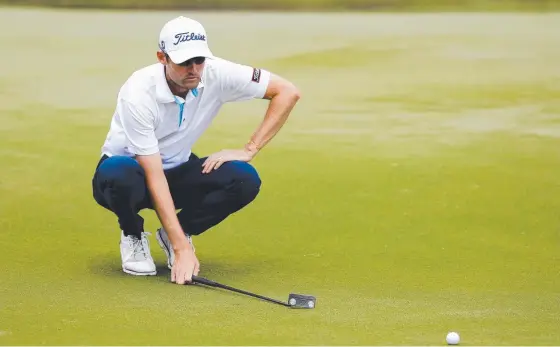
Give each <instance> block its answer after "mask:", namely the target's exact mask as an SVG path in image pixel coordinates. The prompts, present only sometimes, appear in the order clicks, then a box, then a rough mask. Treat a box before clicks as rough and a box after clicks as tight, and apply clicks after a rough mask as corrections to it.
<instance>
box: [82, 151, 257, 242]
mask: <svg viewBox="0 0 560 347" xmlns="http://www.w3.org/2000/svg"><path fill="white" fill-rule="evenodd" d="M205 159H206V158H198V157H197V156H196V155H194V154H193V155H191V157H190V159H189V161H188V162H186V163H183V164H181V165H179V166H178V167H175V168H172V169H168V170H164V173H165V176H166V178H167V182H168V185H169V190H170V192H171V196H172V198H173V201H174V203H175V207H176V208H177V209H178V210H180V212H179V213H178V214H177V217H178V219H179V223H180V224H181V226H182V228H183V231H184V232H185V233H187V234H189V235H199V234H201V233H203V232H204V231H206V230H208V229H209V228H211V227H213V226H215V225H217V224H218V223H220V222H221V221H223V220H224V219H225V218H226V217H228V216H229V215H230V214H232V213H234V212H237V211H239V210H240V209H241V208H243V207H245V206H246V205H248V204H249V203H250V202H251V201H253V200H254V199H255V198H256V196H257V194H258V193H259V190H260V186H261V180H260V177H259V175H258V173H257V171H256V170H255V168H254V167H253V166H251V165H250V164H249V163H245V162H241V161H231V162H226V163H224V164H222V166H221V167H220V168H219V169H218V170H213V171H212V172H211V173H208V174H203V173H202V163H203V162H204V160H205ZM92 188H93V198H94V199H95V201H96V202H97V203H98V204H99V205H101V206H103V207H104V208H106V209H108V210H110V211H112V212H113V213H114V214H115V215H116V216H117V218H118V222H119V225H120V228H121V230H123V232H124V234H125V235H127V236H128V235H136V236H138V237H140V234H141V232H142V231H144V219H143V218H142V217H141V216H140V215H139V214H138V212H139V211H141V210H143V209H152V210H153V209H154V207H153V204H152V201H151V198H150V193H149V191H148V188H147V186H146V178H145V174H144V169H142V167H141V166H140V164H138V162H137V161H136V160H134V159H133V158H129V157H124V156H114V157H106V156H103V158H101V160H100V161H99V163H98V164H97V167H96V169H95V173H94V176H93V180H92Z"/></svg>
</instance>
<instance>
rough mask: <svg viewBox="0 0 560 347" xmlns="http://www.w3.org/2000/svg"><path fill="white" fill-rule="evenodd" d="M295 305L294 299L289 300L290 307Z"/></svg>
mask: <svg viewBox="0 0 560 347" xmlns="http://www.w3.org/2000/svg"><path fill="white" fill-rule="evenodd" d="M295 304H296V299H294V298H291V299H290V305H292V306H294V305H295Z"/></svg>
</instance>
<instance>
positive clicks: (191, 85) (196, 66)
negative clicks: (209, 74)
mask: <svg viewBox="0 0 560 347" xmlns="http://www.w3.org/2000/svg"><path fill="white" fill-rule="evenodd" d="M159 53H161V52H158V59H159V61H160V62H161V63H162V64H164V65H165V66H166V69H165V70H166V74H167V78H168V79H169V80H170V81H171V82H172V83H174V84H175V85H176V86H177V87H179V88H181V89H189V90H190V89H195V88H196V87H197V86H198V83H200V76H201V75H202V71H203V70H204V62H205V58H204V57H195V58H192V59H189V60H187V61H185V62H183V63H181V64H175V63H174V62H172V61H171V59H170V58H169V57H168V56H165V54H162V55H163V57H160V54H159ZM162 58H163V59H162ZM162 60H163V61H162Z"/></svg>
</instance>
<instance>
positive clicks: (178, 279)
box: [171, 248, 200, 284]
mask: <svg viewBox="0 0 560 347" xmlns="http://www.w3.org/2000/svg"><path fill="white" fill-rule="evenodd" d="M198 271H200V263H199V262H198V259H197V258H196V255H195V254H194V251H193V250H192V249H188V248H187V249H182V250H178V251H175V261H174V263H173V267H172V268H171V282H174V283H177V284H185V283H190V282H192V276H193V275H195V276H198Z"/></svg>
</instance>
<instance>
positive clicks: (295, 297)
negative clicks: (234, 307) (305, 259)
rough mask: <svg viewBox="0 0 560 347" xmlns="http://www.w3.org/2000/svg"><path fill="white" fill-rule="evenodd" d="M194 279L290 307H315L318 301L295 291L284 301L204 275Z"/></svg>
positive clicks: (211, 285) (210, 285)
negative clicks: (207, 277)
mask: <svg viewBox="0 0 560 347" xmlns="http://www.w3.org/2000/svg"><path fill="white" fill-rule="evenodd" d="M192 281H193V282H194V283H198V284H204V285H206V286H209V287H215V288H222V289H226V290H230V291H232V292H236V293H240V294H244V295H248V296H252V297H254V298H258V299H262V300H265V301H268V302H272V303H275V304H278V305H282V306H286V307H290V308H307V309H310V308H315V304H316V302H317V299H316V298H315V297H314V296H311V295H302V294H293V293H292V294H290V295H289V297H288V302H284V301H280V300H276V299H272V298H267V297H266V296H262V295H258V294H254V293H250V292H247V291H244V290H241V289H237V288H233V287H230V286H226V285H225V284H220V283H218V282H214V281H211V280H209V279H206V278H204V277H199V276H192Z"/></svg>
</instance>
